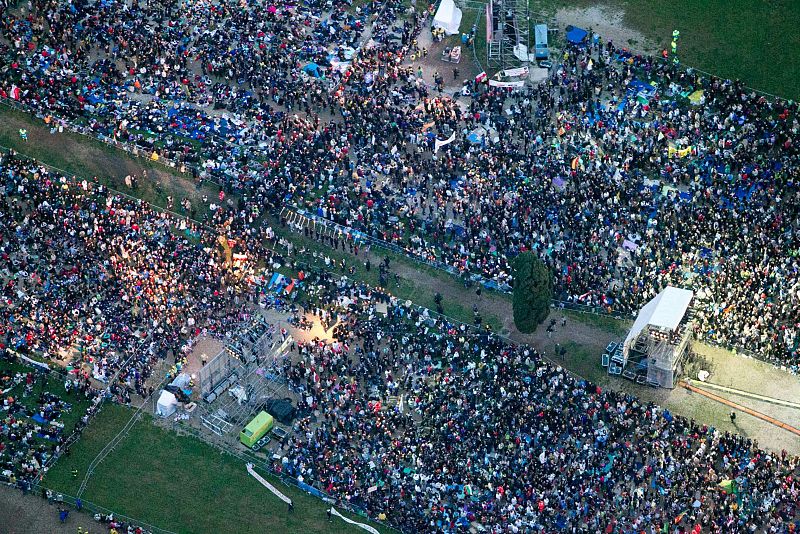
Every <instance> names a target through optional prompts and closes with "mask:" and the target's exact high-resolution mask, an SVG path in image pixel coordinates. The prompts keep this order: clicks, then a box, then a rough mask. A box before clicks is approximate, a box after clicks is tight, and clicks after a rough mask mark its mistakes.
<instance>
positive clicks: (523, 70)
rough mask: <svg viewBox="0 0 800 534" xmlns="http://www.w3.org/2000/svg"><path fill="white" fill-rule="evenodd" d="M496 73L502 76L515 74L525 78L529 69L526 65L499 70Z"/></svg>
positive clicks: (513, 75)
mask: <svg viewBox="0 0 800 534" xmlns="http://www.w3.org/2000/svg"><path fill="white" fill-rule="evenodd" d="M498 74H499V75H500V76H502V77H504V78H513V77H515V76H521V77H523V78H527V77H528V74H530V70H528V67H517V68H516V69H506V70H501V71H500V72H499V73H498Z"/></svg>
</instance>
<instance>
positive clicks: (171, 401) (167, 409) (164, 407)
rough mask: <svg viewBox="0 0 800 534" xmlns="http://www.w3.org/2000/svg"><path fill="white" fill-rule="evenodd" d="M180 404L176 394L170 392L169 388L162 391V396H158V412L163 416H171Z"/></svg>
mask: <svg viewBox="0 0 800 534" xmlns="http://www.w3.org/2000/svg"><path fill="white" fill-rule="evenodd" d="M177 406H178V399H176V398H175V395H173V394H172V393H170V392H169V391H167V390H163V391H162V392H161V396H160V397H159V398H158V404H157V405H156V414H158V415H160V416H161V417H169V416H170V415H172V414H173V413H175V409H176V408H177Z"/></svg>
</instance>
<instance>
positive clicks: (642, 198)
mask: <svg viewBox="0 0 800 534" xmlns="http://www.w3.org/2000/svg"><path fill="white" fill-rule="evenodd" d="M262 4H263V5H262ZM267 4H268V5H267ZM331 6H334V7H332V8H331ZM3 15H4V16H3V18H2V20H3V27H2V35H3V39H2V44H0V48H2V49H1V50H0V54H2V56H3V58H4V67H3V68H2V71H1V72H0V91H2V94H3V96H6V97H9V98H12V99H16V100H18V101H19V102H20V103H23V104H25V105H27V106H29V107H31V108H33V109H35V110H37V111H38V112H39V113H40V114H42V115H45V116H47V120H48V121H50V122H51V124H52V125H53V126H54V127H56V126H57V125H58V124H59V123H60V122H59V121H62V120H63V121H68V122H70V123H75V124H79V125H82V127H84V128H85V129H86V130H87V131H90V132H92V133H95V134H101V135H104V136H106V137H107V138H110V139H115V140H119V141H124V142H134V143H136V144H138V145H140V146H145V147H152V148H154V149H155V150H156V151H158V152H159V153H160V154H161V156H162V157H168V158H170V159H172V160H176V161H178V162H179V164H187V165H192V166H194V168H196V169H197V173H199V175H201V176H208V177H214V179H216V180H220V181H222V182H223V183H224V187H225V188H226V190H228V191H232V190H233V191H238V192H241V193H243V195H244V196H243V208H242V209H244V210H246V211H248V213H249V214H250V215H252V218H253V219H257V217H258V215H259V214H260V213H263V211H264V209H272V208H275V207H277V206H292V207H295V208H301V209H305V210H308V211H310V212H311V213H313V214H315V215H319V216H322V217H324V218H326V219H330V220H333V221H336V222H338V223H341V224H343V225H345V226H348V227H352V228H353V229H354V231H358V232H362V233H363V234H365V235H368V236H370V237H374V238H379V239H382V240H385V241H389V242H392V243H394V244H397V245H399V246H401V247H402V248H404V249H405V250H406V251H407V252H408V253H409V254H412V255H415V256H418V257H420V258H424V259H425V260H431V261H436V262H438V263H440V264H444V265H447V266H448V267H449V268H451V269H452V270H454V271H456V272H463V273H466V274H470V275H479V276H481V277H482V278H483V279H484V280H486V281H491V283H492V284H494V285H499V286H501V287H507V285H508V284H510V283H511V274H512V267H511V261H512V259H513V257H514V256H515V255H516V254H517V253H518V252H519V251H523V250H530V249H533V250H536V251H538V252H539V253H540V255H541V256H542V257H543V258H544V259H545V260H546V261H547V263H548V264H549V265H550V267H551V268H552V270H553V272H554V276H555V279H556V289H557V293H558V296H559V298H561V299H563V300H568V301H574V302H576V303H583V304H587V305H593V306H601V307H605V308H607V309H608V310H611V311H616V312H625V313H631V312H635V311H636V310H637V309H638V308H639V307H640V306H641V305H642V304H643V303H644V302H646V301H647V300H648V299H649V298H651V297H652V296H654V295H655V294H656V293H657V292H658V291H659V290H660V289H661V288H663V287H664V286H665V285H667V284H672V285H680V286H688V287H691V288H693V289H695V291H696V292H697V295H698V298H697V300H696V304H697V307H698V308H699V314H698V317H699V323H698V327H697V328H698V334H699V335H701V336H703V337H704V338H706V339H708V340H710V341H713V342H718V343H727V344H734V345H737V346H740V347H743V348H746V349H748V350H751V351H753V352H756V353H758V354H761V355H763V356H764V357H766V358H767V359H769V360H771V361H773V362H775V363H781V364H786V365H788V366H790V367H792V368H793V369H795V370H796V369H797V366H798V350H797V347H798V336H797V330H798V323H800V317H798V311H797V310H799V309H800V302H798V299H799V298H800V296H799V294H800V282H799V281H798V274H797V273H798V261H800V260H798V250H800V244H798V233H797V224H798V195H797V194H796V193H797V168H798V148H797V147H798V143H797V142H796V139H795V138H796V137H797V134H798V128H800V123H798V104H797V103H792V102H785V101H770V100H767V99H765V98H764V97H762V96H760V95H758V94H756V93H754V92H753V91H751V90H749V89H747V88H745V87H744V86H743V85H742V84H740V83H738V82H730V81H723V80H719V79H707V78H702V77H699V76H696V75H693V74H691V73H690V72H687V71H685V70H681V69H679V68H678V67H676V66H675V65H673V64H672V62H666V61H662V60H661V59H660V58H653V57H646V56H634V55H631V54H630V53H629V52H627V51H626V50H624V49H620V48H618V47H615V46H614V45H613V44H612V43H604V42H603V41H602V39H598V40H591V41H590V43H589V44H588V46H585V47H581V48H568V49H566V50H565V51H564V53H563V55H560V56H559V58H558V62H557V65H556V66H555V67H554V68H553V69H552V73H551V76H550V77H549V78H548V79H547V80H546V81H545V82H543V83H541V84H539V85H538V86H536V87H532V88H528V89H525V90H522V91H517V92H513V93H511V92H509V91H508V90H506V89H499V88H491V87H487V86H484V85H480V84H476V83H474V82H470V83H467V84H466V86H465V87H466V91H463V92H462V93H467V92H471V96H469V97H466V96H462V97H460V98H459V99H458V102H456V101H455V100H454V99H452V98H451V96H452V95H449V96H448V95H444V94H441V93H438V92H436V91H435V90H433V88H431V87H430V86H429V85H428V84H426V83H425V82H424V79H423V78H421V77H420V75H421V74H424V73H423V72H421V67H420V68H417V69H415V66H414V65H413V64H411V63H409V62H408V61H405V60H406V59H407V58H408V56H409V54H410V53H413V52H415V51H416V50H415V46H416V45H415V43H416V36H417V35H418V32H419V30H420V28H421V27H422V26H423V20H424V16H423V15H418V14H416V12H414V14H413V15H409V14H408V12H406V11H405V10H404V9H403V7H402V5H401V3H400V2H396V1H386V2H378V1H373V2H367V3H366V4H364V5H363V6H361V7H359V8H358V9H357V10H354V9H350V8H349V6H348V5H347V4H346V3H339V2H334V3H333V4H326V3H324V2H321V1H318V0H317V1H312V2H305V3H303V5H298V6H296V5H294V3H292V2H282V1H278V2H267V3H263V2H252V3H249V4H248V5H247V6H246V7H244V8H242V9H236V10H234V9H228V8H226V7H224V6H218V5H215V4H212V3H208V2H203V1H198V2H193V3H192V5H191V6H188V7H187V6H186V5H185V4H181V3H178V2H167V3H154V2H138V1H137V2H133V3H132V4H130V3H124V2H99V3H98V2H90V1H81V2H70V3H64V2H56V1H52V0H51V1H46V2H45V1H41V0H40V1H35V2H32V3H30V5H28V6H27V7H26V6H25V5H24V3H23V4H20V5H19V6H17V8H15V9H6V10H5V11H4V12H3ZM137 20H145V21H147V22H148V23H147V24H134V23H133V21H137ZM157 30H158V31H157ZM367 31H368V32H369V35H367V33H365V32H367ZM366 37H369V39H366ZM362 38H363V39H364V40H365V43H364V46H362V47H361V49H360V50H359V51H358V54H357V55H356V57H355V59H352V57H351V56H352V54H353V53H354V52H353V48H354V47H357V46H358V44H359V42H360V40H361V39H362ZM309 64H316V65H319V66H322V68H323V69H324V70H325V75H326V77H325V79H318V78H317V77H316V75H315V74H313V73H310V72H309V71H308V70H304V66H306V65H309ZM695 91H702V95H700V94H699V93H694V96H693V99H694V100H693V101H694V102H697V101H698V99H699V103H700V105H693V101H690V100H689V99H688V98H687V96H691V94H693V92H695ZM476 130H478V131H479V133H478V135H477V136H475V135H473V136H471V135H470V134H473V133H475V131H476ZM450 131H453V132H455V133H456V134H457V135H456V136H455V140H454V141H453V142H452V143H451V144H449V145H446V146H444V147H442V148H441V149H440V150H438V151H437V152H436V153H435V154H433V152H434V148H435V147H434V145H435V139H436V137H437V136H438V137H439V138H441V139H444V138H445V137H447V132H450ZM481 131H485V132H486V133H485V134H482V133H480V132H481Z"/></svg>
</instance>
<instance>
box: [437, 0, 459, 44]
mask: <svg viewBox="0 0 800 534" xmlns="http://www.w3.org/2000/svg"><path fill="white" fill-rule="evenodd" d="M432 26H433V27H434V28H441V29H443V30H444V33H446V34H447V35H455V34H457V33H458V28H459V27H460V26H461V10H460V9H458V8H457V7H456V4H455V2H454V1H453V0H442V3H441V4H439V9H438V10H437V11H436V15H434V17H433V23H432Z"/></svg>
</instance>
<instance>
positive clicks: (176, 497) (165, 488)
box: [45, 405, 390, 534]
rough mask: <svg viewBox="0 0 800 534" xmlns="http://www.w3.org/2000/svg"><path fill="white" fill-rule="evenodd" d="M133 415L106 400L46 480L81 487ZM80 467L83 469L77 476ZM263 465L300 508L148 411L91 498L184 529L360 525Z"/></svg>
mask: <svg viewBox="0 0 800 534" xmlns="http://www.w3.org/2000/svg"><path fill="white" fill-rule="evenodd" d="M131 415H132V411H131V410H130V409H129V408H126V407H123V406H117V405H107V406H106V407H105V408H103V411H102V413H100V415H99V416H98V417H97V418H96V419H95V420H94V422H93V423H92V425H90V426H89V428H88V429H87V430H86V432H85V433H84V435H83V437H82V438H81V440H80V441H79V442H78V443H77V444H76V445H75V446H74V447H73V450H72V454H71V455H70V456H68V457H64V458H62V459H61V460H60V461H59V462H58V463H57V464H56V466H55V467H54V468H53V469H51V470H50V472H49V473H48V475H47V477H46V479H45V484H46V485H47V486H49V487H53V488H54V489H57V490H59V491H63V492H65V493H69V494H71V495H74V494H75V492H76V491H77V487H78V486H79V485H80V481H81V479H82V478H83V475H84V473H85V472H86V468H87V467H88V465H89V463H90V462H91V460H92V459H93V458H94V457H95V456H96V455H97V453H98V452H99V451H100V449H102V447H103V446H104V445H105V443H106V442H107V441H108V440H110V439H111V438H112V437H113V436H114V435H115V434H116V433H117V432H118V431H119V429H120V428H122V426H124V424H125V423H126V421H127V420H128V419H129V418H130V417H131ZM73 469H77V470H78V472H79V473H80V475H79V476H78V477H77V478H73V477H72V475H71V471H72V470H73ZM257 470H258V471H259V472H260V474H261V475H263V476H265V478H267V479H268V480H269V481H270V482H271V483H273V484H275V485H276V487H278V488H279V489H280V491H282V492H283V493H285V494H286V495H287V496H289V497H290V498H291V499H292V500H293V501H294V503H295V510H294V512H293V513H292V514H289V513H288V510H287V506H286V505H285V504H284V503H283V502H282V501H280V500H279V499H278V498H277V497H275V496H274V495H272V493H270V492H269V490H267V489H266V488H264V487H263V486H262V485H261V484H259V483H258V481H256V480H255V479H254V478H253V477H251V476H250V475H249V474H248V473H247V471H246V470H245V465H244V463H243V462H242V461H241V460H239V459H238V458H235V457H234V456H230V455H227V454H223V453H221V452H220V451H218V450H217V449H215V448H213V447H211V446H210V445H208V444H206V443H204V442H202V441H200V440H198V439H197V438H194V437H189V436H179V435H177V434H176V433H174V432H170V431H168V430H165V429H162V428H160V427H157V426H155V425H153V424H152V421H151V417H150V416H149V415H144V416H143V417H142V419H141V420H140V421H138V422H137V423H136V424H135V425H134V427H133V428H132V430H131V432H130V434H129V435H128V437H126V438H125V439H124V440H123V441H122V442H121V443H120V444H119V445H118V446H117V448H116V449H115V450H114V451H112V452H111V454H109V456H108V457H107V458H106V460H104V461H103V462H102V463H101V464H100V466H99V467H98V468H97V469H96V471H95V473H94V475H93V477H92V478H91V480H90V481H89V485H88V486H87V488H86V492H85V494H84V498H85V499H86V500H88V501H91V502H94V503H96V504H98V505H100V506H104V507H106V508H110V509H112V510H115V511H117V512H119V513H121V514H125V515H128V516H130V517H134V518H137V519H140V520H142V521H145V522H147V523H150V524H152V525H155V526H158V527H160V528H164V529H169V530H173V531H175V532H180V533H203V532H238V533H254V534H255V533H259V534H261V533H264V532H286V533H290V532H319V533H342V534H344V533H346V532H353V530H354V527H352V526H350V525H347V524H346V523H344V522H343V521H341V520H335V521H333V522H331V523H329V522H328V520H327V517H326V514H325V509H326V508H327V505H326V504H325V503H324V502H322V501H321V500H319V499H317V498H315V497H312V496H310V495H307V494H306V493H304V492H302V491H299V490H297V489H295V488H293V487H287V486H286V485H285V484H283V483H281V482H280V481H279V480H278V479H276V478H274V477H272V476H268V475H267V474H266V473H265V472H263V471H262V470H260V469H257ZM351 517H352V516H351ZM361 521H364V519H361ZM381 531H382V532H390V531H389V530H387V529H382V530H381Z"/></svg>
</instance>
